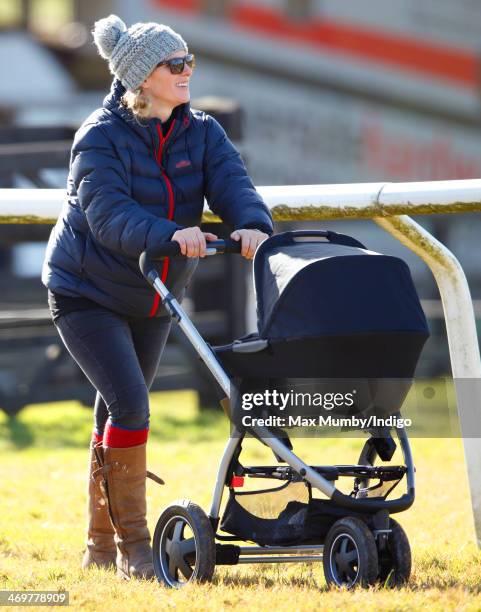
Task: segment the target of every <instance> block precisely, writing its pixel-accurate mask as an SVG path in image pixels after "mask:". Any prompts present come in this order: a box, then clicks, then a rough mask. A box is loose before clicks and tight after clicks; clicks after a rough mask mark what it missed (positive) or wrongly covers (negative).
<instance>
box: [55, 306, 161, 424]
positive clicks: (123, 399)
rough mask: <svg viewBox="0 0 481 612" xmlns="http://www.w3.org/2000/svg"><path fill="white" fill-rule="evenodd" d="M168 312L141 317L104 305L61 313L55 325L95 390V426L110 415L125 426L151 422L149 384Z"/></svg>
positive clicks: (157, 358)
mask: <svg viewBox="0 0 481 612" xmlns="http://www.w3.org/2000/svg"><path fill="white" fill-rule="evenodd" d="M170 325H171V320H170V317H161V318H152V319H141V318H138V319H137V318H129V317H124V316H122V315H118V314H116V313H114V312H112V311H110V310H107V309H105V308H102V307H99V308H92V309H90V310H77V311H75V312H69V313H67V314H64V315H62V316H61V317H59V318H58V319H57V321H56V322H55V326H56V327H57V330H58V332H59V334H60V337H61V338H62V340H63V343H64V344H65V346H66V347H67V349H68V351H69V353H70V354H71V355H72V357H73V358H74V359H75V361H76V362H77V363H78V365H79V366H80V367H81V369H82V370H83V372H84V373H85V375H86V376H87V378H88V379H89V380H90V382H91V383H92V385H93V386H94V387H95V389H96V390H97V396H96V399H95V429H96V432H97V433H98V434H103V430H104V427H105V422H106V421H107V418H109V417H110V421H111V423H112V424H113V425H116V426H118V427H123V428H124V429H144V428H145V427H148V426H149V414H150V413H149V395H148V392H149V389H150V387H151V385H152V382H153V380H154V377H155V374H156V372H157V368H158V366H159V362H160V358H161V356H162V352H163V350H164V346H165V343H166V341H167V337H168V335H169V331H170Z"/></svg>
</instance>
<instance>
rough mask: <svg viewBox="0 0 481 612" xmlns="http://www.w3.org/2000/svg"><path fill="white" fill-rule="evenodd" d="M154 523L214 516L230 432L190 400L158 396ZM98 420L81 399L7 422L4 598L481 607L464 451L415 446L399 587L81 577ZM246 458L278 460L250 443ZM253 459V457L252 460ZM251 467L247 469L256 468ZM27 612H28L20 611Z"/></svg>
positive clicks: (1, 531) (235, 577)
mask: <svg viewBox="0 0 481 612" xmlns="http://www.w3.org/2000/svg"><path fill="white" fill-rule="evenodd" d="M152 415H153V416H152V424H151V435H150V441H149V447H148V463H149V468H150V469H151V470H152V471H154V472H156V473H157V474H159V475H161V476H162V477H163V478H164V479H165V481H166V483H167V484H166V486H165V487H159V486H158V485H156V484H154V483H151V482H150V481H149V484H148V503H149V524H150V526H151V528H152V529H153V527H154V526H155V522H156V520H157V517H158V515H159V513H160V511H161V510H162V508H163V507H164V506H165V505H167V504H168V503H170V502H171V501H174V500H175V499H177V498H180V497H189V498H190V499H192V500H194V501H196V502H197V503H199V504H200V505H201V506H203V507H204V509H206V508H208V506H209V503H210V498H211V494H212V486H213V483H214V478H215V471H216V469H217V462H218V458H219V457H220V455H221V453H222V448H223V446H224V444H225V440H226V438H227V435H228V423H227V422H226V420H225V418H224V417H223V416H222V414H221V413H220V411H219V412H214V411H209V412H202V413H199V412H198V410H197V404H196V395H195V394H194V393H192V392H189V391H186V392H180V393H162V394H161V393H158V394H154V395H153V396H152ZM90 429H91V412H90V411H89V410H87V409H85V408H84V407H82V406H80V405H78V404H77V403H75V402H72V403H67V402H65V403H59V404H44V405H37V406H30V407H28V408H26V409H25V410H24V411H22V412H21V413H20V415H19V416H18V418H17V419H15V420H14V419H8V418H7V417H6V416H5V415H3V414H0V457H1V461H0V474H1V483H2V494H1V498H0V589H18V590H25V589H37V590H39V589H65V590H67V591H69V592H70V602H71V608H74V609H77V608H79V609H80V608H82V609H84V610H96V611H97V610H101V611H105V612H107V611H110V610H115V611H116V612H119V611H120V610H134V609H135V610H136V611H137V612H140V611H141V610H152V609H154V610H164V609H171V608H172V609H177V610H189V611H191V610H192V611H194V610H229V609H238V610H247V609H249V610H272V611H274V610H275V611H277V610H279V611H284V610H285V611H287V610H288V611H289V612H292V611H298V610H299V611H303V610H334V609H336V610H363V611H364V610H366V609H367V608H369V610H416V609H429V610H481V553H480V552H478V550H477V548H476V546H475V544H474V534H473V527H472V520H471V514H470V503H469V495H468V488H467V480H466V474H465V468H464V460H463V449H462V442H461V441H460V440H459V439H456V438H453V439H414V440H413V441H412V446H413V452H414V457H415V460H416V461H415V462H416V467H417V499H416V502H415V505H414V507H413V508H412V509H411V510H409V511H407V512H406V513H404V514H402V515H399V517H398V519H399V521H400V522H401V524H402V525H403V526H404V528H405V529H406V531H407V533H408V536H409V539H410V542H411V546H412V549H413V574H412V578H411V581H410V584H409V586H408V587H405V588H403V589H399V590H388V589H384V588H375V589H370V590H355V591H353V592H348V591H345V590H332V591H328V590H327V589H326V586H325V582H324V578H323V574H322V567H320V564H293V565H281V566H276V565H267V566H265V565H244V566H238V567H230V568H219V569H218V570H216V574H215V578H214V582H213V584H210V585H192V586H189V587H187V588H185V589H182V590H180V591H171V590H167V589H164V588H162V587H160V586H159V585H158V584H156V583H154V582H151V583H146V582H141V581H137V580H135V581H131V582H129V583H127V582H122V581H119V580H118V579H117V578H116V577H115V574H114V573H113V572H112V573H108V572H104V571H101V570H90V571H88V572H82V571H81V570H80V569H79V566H80V561H81V556H82V550H83V541H84V505H85V471H86V465H85V463H86V459H87V451H86V448H87V445H88V440H89V435H90ZM360 444H361V442H360V440H356V439H348V440H342V441H339V440H337V441H334V440H323V441H320V440H308V441H304V440H303V441H302V448H303V454H302V456H303V457H305V458H307V459H310V460H312V461H315V462H317V463H323V464H327V463H335V462H338V463H343V462H344V463H349V462H353V461H355V460H356V458H357V453H358V450H359V449H360ZM247 447H248V448H247V451H246V456H245V458H246V459H248V460H253V461H259V460H260V461H262V460H263V459H267V462H268V461H270V460H269V459H268V457H269V456H268V455H267V454H266V453H265V450H264V449H263V448H262V447H260V445H259V444H255V443H253V441H249V443H248V444H247ZM243 456H244V455H243ZM246 462H247V461H246ZM22 609H24V608H22Z"/></svg>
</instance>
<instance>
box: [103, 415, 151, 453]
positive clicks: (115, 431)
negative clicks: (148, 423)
mask: <svg viewBox="0 0 481 612" xmlns="http://www.w3.org/2000/svg"><path fill="white" fill-rule="evenodd" d="M148 435H149V429H148V427H146V428H145V429H122V428H121V427H117V426H116V425H112V423H110V422H109V421H107V424H106V426H105V431H104V437H103V445H104V446H110V447H112V448H128V447H129V446H138V445H139V444H144V443H145V442H147V436H148Z"/></svg>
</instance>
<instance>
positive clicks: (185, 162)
mask: <svg viewBox="0 0 481 612" xmlns="http://www.w3.org/2000/svg"><path fill="white" fill-rule="evenodd" d="M190 165H191V163H190V161H189V160H188V159H183V160H182V161H180V162H177V163H176V164H175V167H176V168H187V167H188V166H190Z"/></svg>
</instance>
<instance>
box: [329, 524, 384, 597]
mask: <svg viewBox="0 0 481 612" xmlns="http://www.w3.org/2000/svg"><path fill="white" fill-rule="evenodd" d="M322 563H323V566H324V576H325V578H326V582H327V584H328V585H336V586H346V587H348V588H352V587H354V586H356V585H361V586H369V585H371V584H374V583H375V582H376V579H377V576H378V554H377V547H376V541H375V539H374V535H373V534H372V532H371V531H370V529H369V528H368V526H367V525H366V524H365V523H364V522H363V521H362V520H361V519H358V518H355V517H351V516H348V517H345V518H342V519H340V520H339V521H336V522H335V523H334V525H333V526H332V527H331V529H330V530H329V532H328V534H327V536H326V540H325V542H324V552H323V559H322Z"/></svg>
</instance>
